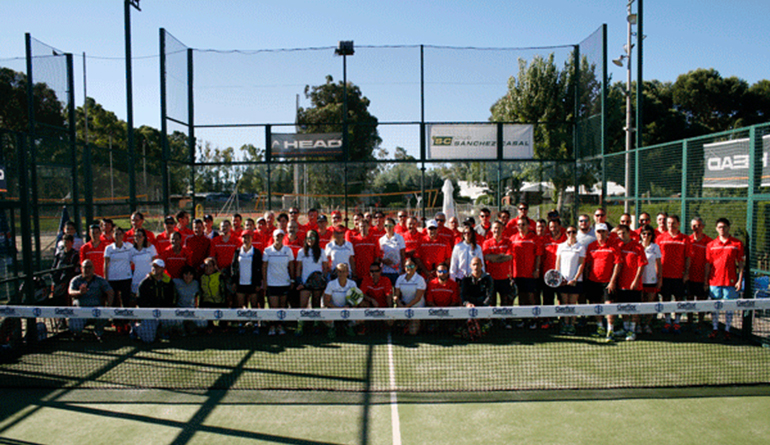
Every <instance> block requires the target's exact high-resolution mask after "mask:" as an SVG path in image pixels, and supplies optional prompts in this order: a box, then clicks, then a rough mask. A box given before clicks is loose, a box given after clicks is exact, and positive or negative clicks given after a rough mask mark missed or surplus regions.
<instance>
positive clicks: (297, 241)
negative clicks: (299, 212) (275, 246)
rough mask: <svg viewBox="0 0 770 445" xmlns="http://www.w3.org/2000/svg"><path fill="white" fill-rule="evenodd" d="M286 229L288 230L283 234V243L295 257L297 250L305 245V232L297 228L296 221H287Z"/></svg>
mask: <svg viewBox="0 0 770 445" xmlns="http://www.w3.org/2000/svg"><path fill="white" fill-rule="evenodd" d="M287 229H288V230H289V231H288V233H286V235H284V236H283V245H284V246H286V247H288V248H290V249H291V252H292V253H293V254H294V258H297V252H299V250H300V249H302V247H304V246H305V234H304V233H302V232H301V231H300V230H299V223H298V222H297V221H289V224H288V225H287Z"/></svg>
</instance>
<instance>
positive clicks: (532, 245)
mask: <svg viewBox="0 0 770 445" xmlns="http://www.w3.org/2000/svg"><path fill="white" fill-rule="evenodd" d="M511 251H512V252H513V276H514V278H535V277H534V276H533V274H534V272H535V258H536V257H539V256H542V255H543V253H544V251H545V250H544V249H543V242H542V240H541V239H540V237H539V236H537V235H536V234H535V232H529V233H527V234H526V235H525V236H522V235H521V234H520V233H517V234H516V235H513V236H512V237H511Z"/></svg>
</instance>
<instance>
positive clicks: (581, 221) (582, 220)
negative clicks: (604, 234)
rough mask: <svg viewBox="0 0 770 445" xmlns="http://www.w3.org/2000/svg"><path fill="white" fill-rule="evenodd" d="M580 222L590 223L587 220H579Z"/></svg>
mask: <svg viewBox="0 0 770 445" xmlns="http://www.w3.org/2000/svg"><path fill="white" fill-rule="evenodd" d="M578 222H588V220H587V219H579V220H578Z"/></svg>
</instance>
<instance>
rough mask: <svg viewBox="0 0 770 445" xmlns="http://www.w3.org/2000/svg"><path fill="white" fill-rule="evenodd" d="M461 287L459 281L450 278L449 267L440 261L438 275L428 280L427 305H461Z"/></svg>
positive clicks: (437, 269)
mask: <svg viewBox="0 0 770 445" xmlns="http://www.w3.org/2000/svg"><path fill="white" fill-rule="evenodd" d="M461 304H462V300H460V288H459V286H458V284H457V282H456V281H455V280H453V279H451V278H449V267H448V266H447V265H446V264H444V263H440V264H439V265H438V266H436V277H435V278H433V279H432V280H430V281H429V282H428V288H427V289H426V291H425V305H426V306H429V307H453V306H460V305H461Z"/></svg>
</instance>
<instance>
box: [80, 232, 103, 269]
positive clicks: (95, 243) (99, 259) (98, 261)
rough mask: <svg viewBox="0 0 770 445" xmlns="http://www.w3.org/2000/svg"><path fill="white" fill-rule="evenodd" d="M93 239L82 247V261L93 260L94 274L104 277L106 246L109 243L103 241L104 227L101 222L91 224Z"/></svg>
mask: <svg viewBox="0 0 770 445" xmlns="http://www.w3.org/2000/svg"><path fill="white" fill-rule="evenodd" d="M89 229H90V232H91V241H89V242H87V243H85V244H83V246H82V247H81V248H80V263H81V264H82V263H83V261H85V260H91V263H92V264H93V265H94V274H95V275H99V276H100V277H102V278H104V248H105V247H107V243H105V242H104V241H102V238H101V234H102V229H101V228H100V227H99V224H91V226H90V227H89Z"/></svg>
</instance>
